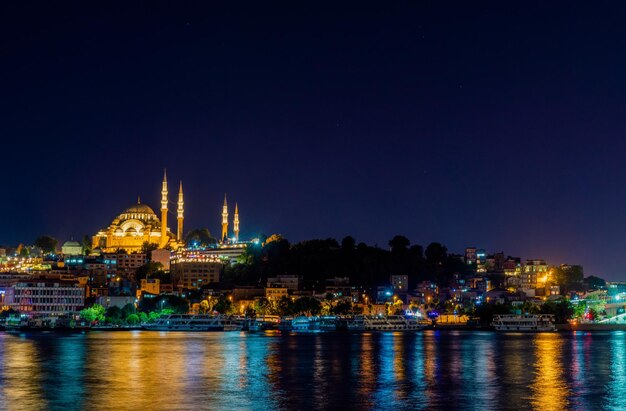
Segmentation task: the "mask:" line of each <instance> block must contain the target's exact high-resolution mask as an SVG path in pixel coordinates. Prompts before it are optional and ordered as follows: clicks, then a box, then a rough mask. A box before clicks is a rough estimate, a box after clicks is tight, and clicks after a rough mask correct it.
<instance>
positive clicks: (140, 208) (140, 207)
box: [124, 204, 156, 215]
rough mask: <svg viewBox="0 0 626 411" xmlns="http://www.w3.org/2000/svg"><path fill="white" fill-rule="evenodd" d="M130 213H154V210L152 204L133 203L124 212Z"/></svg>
mask: <svg viewBox="0 0 626 411" xmlns="http://www.w3.org/2000/svg"><path fill="white" fill-rule="evenodd" d="M129 213H142V214H154V210H152V209H151V208H150V206H148V205H146V204H133V205H132V206H130V207H128V208H127V209H126V210H124V214H129ZM155 215H156V214H155Z"/></svg>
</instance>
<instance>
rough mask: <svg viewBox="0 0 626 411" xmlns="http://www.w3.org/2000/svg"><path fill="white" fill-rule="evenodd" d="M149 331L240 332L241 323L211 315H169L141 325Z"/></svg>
mask: <svg viewBox="0 0 626 411" xmlns="http://www.w3.org/2000/svg"><path fill="white" fill-rule="evenodd" d="M142 328H143V329H144V330H149V331H241V330H242V328H243V322H241V321H239V320H237V319H234V318H230V317H226V316H221V315H217V316H212V315H189V314H171V315H166V316H163V317H160V318H157V319H156V320H155V321H154V322H153V323H146V324H143V325H142Z"/></svg>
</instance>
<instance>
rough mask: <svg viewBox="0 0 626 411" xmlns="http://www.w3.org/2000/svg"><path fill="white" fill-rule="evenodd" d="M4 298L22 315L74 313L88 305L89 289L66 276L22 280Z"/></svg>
mask: <svg viewBox="0 0 626 411" xmlns="http://www.w3.org/2000/svg"><path fill="white" fill-rule="evenodd" d="M4 300H5V301H4V304H5V305H6V306H8V307H9V308H12V309H14V310H18V311H19V312H20V313H22V314H29V315H39V314H43V315H61V314H70V313H75V312H78V311H80V310H81V309H82V308H83V307H84V305H85V288H84V287H82V286H80V284H79V282H78V281H71V280H66V279H55V278H30V279H21V280H17V281H16V282H14V283H13V284H12V285H11V286H9V287H7V288H6V289H5V299H4Z"/></svg>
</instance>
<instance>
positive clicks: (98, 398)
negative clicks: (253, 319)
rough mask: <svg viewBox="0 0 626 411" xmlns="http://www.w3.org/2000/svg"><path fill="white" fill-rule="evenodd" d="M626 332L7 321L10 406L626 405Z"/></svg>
mask: <svg viewBox="0 0 626 411" xmlns="http://www.w3.org/2000/svg"><path fill="white" fill-rule="evenodd" d="M625 398H626V334H625V333H622V332H613V333H608V332H607V333H593V334H590V333H580V332H579V333H559V334H535V335H532V334H496V333H489V332H441V331H425V332H421V333H410V334H402V333H364V334H314V335H280V334H279V333H266V334H262V333H260V334H245V333H206V334H201V333H198V334H195V333H188V334H185V333H158V332H140V331H136V332H111V333H104V332H93V333H90V334H88V335H71V336H70V335H67V336H60V335H53V334H43V335H29V336H12V335H7V334H2V333H0V409H2V410H4V409H7V410H80V409H92V410H120V409H134V410H138V409H150V410H170V409H187V410H191V409H231V410H232V409H237V410H246V409H250V410H257V409H258V410H265V409H328V408H343V409H349V408H352V409H382V408H385V409H395V410H404V409H406V410H409V409H411V410H413V409H420V410H431V409H445V410H454V409H464V410H465V409H470V410H490V409H510V410H518V409H522V410H524V409H527V410H541V411H544V410H545V411H548V410H562V409H614V410H619V409H624V408H625V405H626V400H625Z"/></svg>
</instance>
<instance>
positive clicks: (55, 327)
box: [4, 315, 90, 333]
mask: <svg viewBox="0 0 626 411" xmlns="http://www.w3.org/2000/svg"><path fill="white" fill-rule="evenodd" d="M4 329H5V331H6V332H8V333H25V332H41V331H45V332H50V331H53V332H70V333H85V332H87V331H89V329H90V326H89V324H88V323H86V322H85V321H76V320H74V319H72V318H68V317H62V316H61V317H57V316H54V317H50V316H32V317H29V316H27V315H19V316H10V317H9V318H7V320H6V322H5V324H4Z"/></svg>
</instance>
